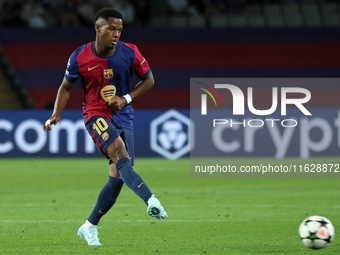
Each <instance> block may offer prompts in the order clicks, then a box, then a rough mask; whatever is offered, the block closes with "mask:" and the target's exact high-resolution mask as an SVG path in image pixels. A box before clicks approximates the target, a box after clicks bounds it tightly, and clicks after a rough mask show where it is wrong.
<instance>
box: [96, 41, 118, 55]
mask: <svg viewBox="0 0 340 255" xmlns="http://www.w3.org/2000/svg"><path fill="white" fill-rule="evenodd" d="M95 45H96V41H94V42H93V43H92V52H93V54H94V55H96V56H97V57H98V58H104V59H108V58H112V57H114V55H116V53H117V51H118V49H119V45H120V41H118V43H117V44H116V50H115V52H114V53H113V55H112V56H108V57H101V56H99V55H98V54H97V52H96V50H95V48H94V47H95Z"/></svg>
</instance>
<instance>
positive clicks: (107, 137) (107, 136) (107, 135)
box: [102, 132, 110, 141]
mask: <svg viewBox="0 0 340 255" xmlns="http://www.w3.org/2000/svg"><path fill="white" fill-rule="evenodd" d="M109 137H110V136H109V134H108V133H107V132H105V133H104V134H102V138H103V140H104V141H107V140H108V139H109Z"/></svg>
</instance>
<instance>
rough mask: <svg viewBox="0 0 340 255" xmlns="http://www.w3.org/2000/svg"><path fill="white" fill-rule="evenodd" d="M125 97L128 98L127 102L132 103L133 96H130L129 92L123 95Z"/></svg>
mask: <svg viewBox="0 0 340 255" xmlns="http://www.w3.org/2000/svg"><path fill="white" fill-rule="evenodd" d="M123 97H124V98H125V99H126V102H127V104H129V103H131V101H132V98H131V96H130V95H129V94H126V95H125V96H123Z"/></svg>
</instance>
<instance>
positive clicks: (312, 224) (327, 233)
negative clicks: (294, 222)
mask: <svg viewBox="0 0 340 255" xmlns="http://www.w3.org/2000/svg"><path fill="white" fill-rule="evenodd" d="M299 235H300V238H301V241H302V243H303V244H304V245H305V246H307V247H308V248H311V249H314V250H319V249H322V248H325V247H327V246H328V245H329V244H330V243H331V242H332V241H333V239H334V236H335V230H334V227H333V224H332V222H330V221H329V220H328V219H327V218H325V217H322V216H311V217H308V218H307V219H305V220H304V221H303V222H302V223H301V224H300V227H299Z"/></svg>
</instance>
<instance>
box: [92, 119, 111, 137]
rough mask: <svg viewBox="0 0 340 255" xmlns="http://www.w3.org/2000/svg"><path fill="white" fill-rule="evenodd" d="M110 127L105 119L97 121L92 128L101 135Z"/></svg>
mask: <svg viewBox="0 0 340 255" xmlns="http://www.w3.org/2000/svg"><path fill="white" fill-rule="evenodd" d="M108 127H109V126H108V125H107V123H106V121H105V120H104V119H103V118H99V119H97V121H96V122H95V123H93V125H92V128H93V129H94V130H96V132H97V133H98V135H101V134H102V132H104V131H105V130H106V129H107V128H108Z"/></svg>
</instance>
